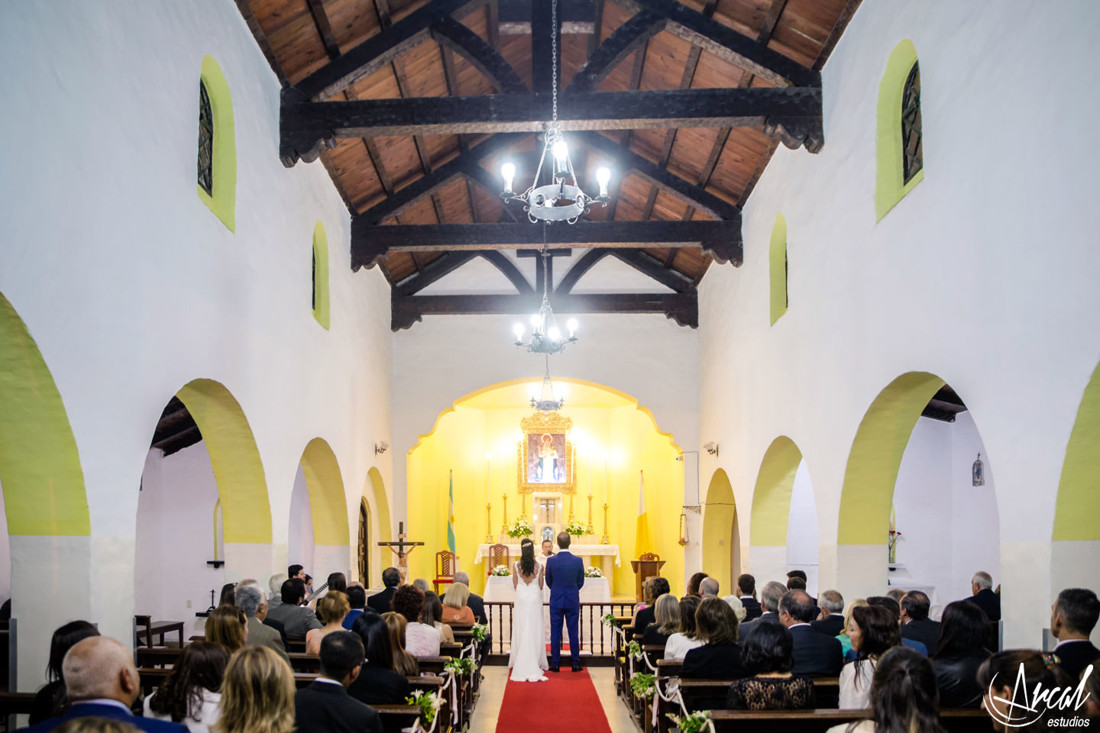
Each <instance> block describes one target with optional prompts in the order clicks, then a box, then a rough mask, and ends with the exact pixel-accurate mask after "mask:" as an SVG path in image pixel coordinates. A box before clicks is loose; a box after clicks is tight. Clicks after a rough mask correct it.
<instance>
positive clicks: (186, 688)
mask: <svg viewBox="0 0 1100 733" xmlns="http://www.w3.org/2000/svg"><path fill="white" fill-rule="evenodd" d="M257 592H259V591H258V590H257ZM228 663H229V654H228V653H227V652H226V651H225V647H223V646H222V645H221V644H213V643H211V642H208V641H196V642H193V643H191V644H188V645H187V646H185V647H184V648H183V651H182V652H181V653H180V657H179V659H178V660H176V664H175V666H174V667H172V671H171V673H169V675H168V677H167V678H166V679H165V680H164V682H162V683H161V685H160V687H158V688H157V691H156V692H154V693H153V694H152V695H150V696H149V697H147V698H145V704H144V710H145V713H144V714H145V717H146V718H156V719H157V720H171V721H173V722H175V723H183V724H184V725H186V726H187V730H189V731H191V733H209V731H210V730H211V729H212V728H213V727H214V723H216V722H218V716H219V715H221V702H222V693H221V689H222V678H223V677H224V676H225V665H226V664H228Z"/></svg>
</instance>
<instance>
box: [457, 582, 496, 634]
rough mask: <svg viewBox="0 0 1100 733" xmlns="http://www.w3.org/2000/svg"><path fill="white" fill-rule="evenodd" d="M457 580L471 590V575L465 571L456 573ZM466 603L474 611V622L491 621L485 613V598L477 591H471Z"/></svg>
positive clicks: (483, 622)
mask: <svg viewBox="0 0 1100 733" xmlns="http://www.w3.org/2000/svg"><path fill="white" fill-rule="evenodd" d="M455 582H456V583H462V584H463V585H464V586H466V590H468V591H469V590H470V576H469V575H467V574H466V572H465V571H462V570H460V571H458V572H457V573H455ZM466 605H467V606H469V607H470V610H471V611H473V612H474V622H475V623H479V624H487V623H489V617H488V616H486V615H485V599H484V598H482V597H481V596H479V595H478V594H477V593H474V592H473V591H470V597H469V598H467V599H466Z"/></svg>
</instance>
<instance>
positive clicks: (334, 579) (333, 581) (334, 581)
mask: <svg viewBox="0 0 1100 733" xmlns="http://www.w3.org/2000/svg"><path fill="white" fill-rule="evenodd" d="M325 585H327V586H328V589H329V592H332V591H334V590H338V591H340V592H341V593H347V592H348V576H346V575H344V574H343V573H339V572H338V573H329V574H328V580H327V581H325Z"/></svg>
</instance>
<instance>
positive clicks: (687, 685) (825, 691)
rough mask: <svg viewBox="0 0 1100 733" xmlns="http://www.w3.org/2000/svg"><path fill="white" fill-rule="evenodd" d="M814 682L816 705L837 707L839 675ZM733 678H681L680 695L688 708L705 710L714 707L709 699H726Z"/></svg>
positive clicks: (821, 678) (820, 678)
mask: <svg viewBox="0 0 1100 733" xmlns="http://www.w3.org/2000/svg"><path fill="white" fill-rule="evenodd" d="M813 683H814V707H815V708H817V709H833V710H835V709H836V705H837V700H838V699H839V696H840V679H839V678H838V677H818V678H816V679H814V680H813ZM732 684H733V680H685V679H681V680H680V697H681V698H683V701H684V705H685V706H686V707H687V709H688V710H693V711H694V710H705V709H707V708H708V707H713V704H710V705H708V704H707V701H708V700H716V699H721V700H722V701H723V704H724V701H725V699H726V695H727V694H728V693H729V689H730V685H732Z"/></svg>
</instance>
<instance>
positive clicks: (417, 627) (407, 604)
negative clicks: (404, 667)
mask: <svg viewBox="0 0 1100 733" xmlns="http://www.w3.org/2000/svg"><path fill="white" fill-rule="evenodd" d="M392 605H393V610H394V612H395V613H399V614H401V615H402V616H403V617H404V619H405V622H406V626H405V633H404V643H403V646H404V647H405V649H406V651H408V652H409V654H411V655H413V656H414V657H438V656H439V644H440V642H441V641H442V635H441V634H440V632H439V630H438V629H436V628H435V625H434V624H423V623H420V613H421V611H423V610H424V594H423V593H421V592H420V590H419V589H417V588H414V587H412V586H411V585H403V586H401V587H400V588H398V589H397V592H396V593H394V594H393V602H392Z"/></svg>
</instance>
